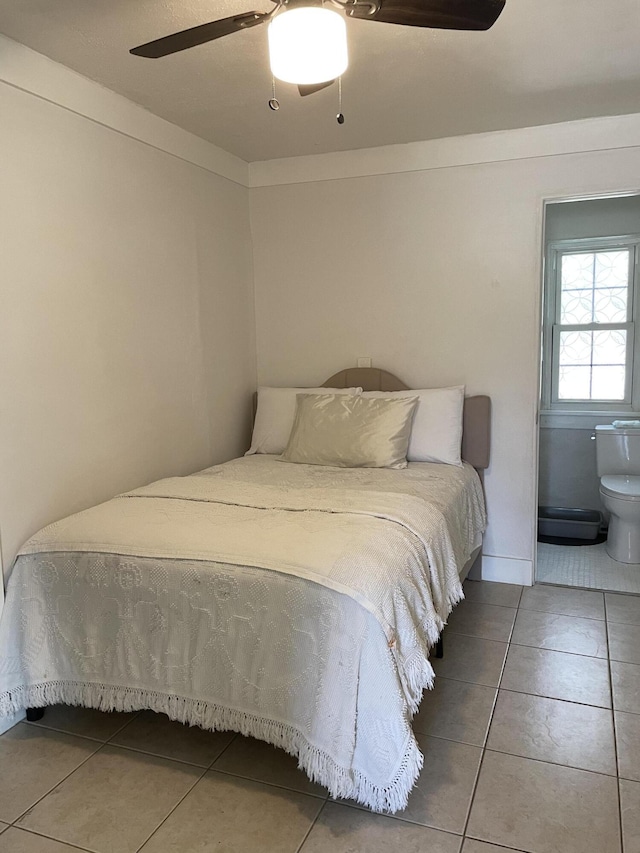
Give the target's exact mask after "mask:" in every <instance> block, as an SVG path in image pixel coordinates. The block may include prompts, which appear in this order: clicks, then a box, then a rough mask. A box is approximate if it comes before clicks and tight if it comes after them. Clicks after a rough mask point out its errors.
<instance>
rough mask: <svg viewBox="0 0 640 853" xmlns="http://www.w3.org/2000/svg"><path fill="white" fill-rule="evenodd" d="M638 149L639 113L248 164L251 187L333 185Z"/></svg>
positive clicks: (639, 144) (639, 142)
mask: <svg viewBox="0 0 640 853" xmlns="http://www.w3.org/2000/svg"><path fill="white" fill-rule="evenodd" d="M639 147H640V113H633V114H632V115H623V116H607V117H604V118H593V119H584V120H582V121H570V122H563V123H561V124H549V125H542V126H539V127H525V128H519V129H516V130H500V131H494V132H491V133H477V134H471V135H468V136H454V137H449V138H446V139H430V140H426V141H424V142H411V143H408V144H405V145H386V146H383V147H380V148H363V149H359V150H355V151H338V152H335V153H331V154H312V155H309V156H306V157H288V158H284V159H281V160H263V161H257V162H254V163H251V164H250V165H249V186H251V187H270V186H278V185H280V184H300V183H310V182H314V181H332V180H340V179H344V178H361V177H368V176H372V175H389V174H396V173H401V172H422V171H429V170H431V169H447V168H452V167H456V166H471V165H478V164H483V163H500V162H505V161H510V160H527V159H532V158H540V157H555V156H558V155H567V154H580V153H587V152H594V151H604V150H614V149H622V148H639Z"/></svg>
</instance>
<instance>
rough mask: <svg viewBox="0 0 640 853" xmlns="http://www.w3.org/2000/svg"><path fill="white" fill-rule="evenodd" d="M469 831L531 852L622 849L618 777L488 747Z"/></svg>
mask: <svg viewBox="0 0 640 853" xmlns="http://www.w3.org/2000/svg"><path fill="white" fill-rule="evenodd" d="M467 834H468V835H470V836H472V837H473V838H478V839H482V840H483V841H489V842H491V843H493V844H502V845H504V846H509V847H515V848H516V849H520V850H526V851H532V853H586V851H589V853H596V851H597V853H620V832H619V817H618V792H617V781H616V780H615V779H614V778H613V777H611V776H601V775H600V774H598V773H590V772H588V771H585V770H575V769H573V768H571V767H560V766H558V765H555V764H546V763H544V762H542V761H532V760H530V759H528V758H519V757H516V756H513V755H501V754H499V753H496V752H487V753H486V754H485V757H484V761H483V763H482V770H481V771H480V779H479V780H478V787H477V790H476V795H475V797H474V801H473V807H472V809H471V816H470V819H469V825H468V827H467Z"/></svg>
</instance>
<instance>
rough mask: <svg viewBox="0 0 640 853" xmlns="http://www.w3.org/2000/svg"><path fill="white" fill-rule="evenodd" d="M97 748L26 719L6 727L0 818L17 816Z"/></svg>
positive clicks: (1, 745)
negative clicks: (40, 726)
mask: <svg viewBox="0 0 640 853" xmlns="http://www.w3.org/2000/svg"><path fill="white" fill-rule="evenodd" d="M99 748H100V744H99V743H97V742H96V741H92V740H86V739H85V738H80V737H75V736H74V735H68V734H63V733H62V732H52V731H49V729H41V728H38V727H36V726H30V725H27V724H26V723H19V724H18V725H17V726H14V727H13V728H12V729H9V731H8V732H5V734H3V735H2V737H0V818H4V820H6V821H7V822H12V821H14V820H16V818H18V817H20V815H21V814H22V813H23V812H24V811H25V810H26V809H28V808H29V807H30V806H32V805H33V804H34V803H35V802H37V801H38V800H39V799H40V797H43V796H44V795H45V794H46V793H47V791H50V790H51V789H52V788H53V787H54V785H57V784H58V782H60V781H61V780H62V779H64V777H65V776H67V775H68V774H69V773H71V771H72V770H75V768H76V767H78V765H79V764H82V762H83V761H85V760H86V759H87V758H88V757H89V756H90V755H91V754H92V753H93V752H95V751H96V750H97V749H99Z"/></svg>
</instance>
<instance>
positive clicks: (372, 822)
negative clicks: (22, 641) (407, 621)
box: [0, 581, 640, 853]
mask: <svg viewBox="0 0 640 853" xmlns="http://www.w3.org/2000/svg"><path fill="white" fill-rule="evenodd" d="M465 589H466V592H467V600H466V601H465V602H463V603H462V604H461V605H460V606H459V607H458V608H457V609H456V610H455V612H454V613H453V614H452V617H451V620H450V623H449V626H448V627H447V629H446V632H445V657H444V659H443V660H441V661H436V662H435V667H436V670H437V673H438V678H437V684H436V688H435V690H434V692H433V693H432V694H430V695H428V696H426V697H425V701H424V702H423V707H422V709H421V711H420V713H419V714H418V716H417V717H416V719H415V721H414V728H415V731H416V734H417V737H418V739H419V741H420V744H421V747H422V749H423V751H424V753H425V770H424V771H423V773H422V775H421V777H420V779H419V781H418V784H417V786H416V788H415V790H414V792H413V793H412V795H411V799H410V803H409V806H408V808H407V809H406V810H405V811H404V812H403V813H402V814H399V815H397V816H395V817H388V816H382V815H374V814H371V813H369V812H368V811H366V810H364V809H362V808H360V807H358V806H355V805H354V804H349V803H344V802H338V803H337V802H334V801H332V800H331V799H329V798H328V797H327V793H326V791H325V790H323V789H322V788H320V787H319V786H317V785H314V784H312V783H311V782H309V781H308V779H307V778H306V776H305V775H304V774H303V773H301V772H300V771H298V770H297V768H296V766H295V762H294V761H293V759H291V758H289V757H288V756H287V755H285V754H284V753H283V752H281V751H278V750H275V749H273V748H272V747H269V746H267V745H266V744H262V743H259V742H258V741H254V740H251V739H248V738H243V737H241V736H238V735H234V734H232V733H224V732H222V733H209V732H203V731H201V730H199V729H197V728H187V727H184V726H181V725H179V724H177V723H172V722H170V721H169V720H167V719H166V718H165V717H162V716H160V715H156V714H153V713H148V712H142V713H140V714H101V713H99V712H95V711H88V710H84V709H71V708H53V709H49V710H48V711H47V713H46V715H45V717H44V719H43V720H42V721H41V722H40V723H38V724H27V723H21V724H19V725H18V726H16V727H14V728H13V729H11V730H10V731H9V732H7V733H6V734H4V735H3V736H2V737H0V853H73V851H76V853H77V851H78V850H87V851H96V853H134V851H138V850H140V851H143V853H178V851H179V853H195V851H198V853H201V851H218V853H223V851H224V853H245V851H251V853H296V851H299V853H389V851H393V853H396V851H397V853H427V851H428V853H507V851H509V850H512V851H513V850H516V851H525V853H640V597H634V596H626V595H612V594H606V595H605V594H603V593H600V592H593V591H587V590H570V589H563V588H558V587H551V586H537V587H533V588H531V589H525V590H522V589H521V588H520V587H514V586H507V585H503V584H491V583H486V582H472V581H470V582H467V584H466V585H465ZM623 845H624V846H623Z"/></svg>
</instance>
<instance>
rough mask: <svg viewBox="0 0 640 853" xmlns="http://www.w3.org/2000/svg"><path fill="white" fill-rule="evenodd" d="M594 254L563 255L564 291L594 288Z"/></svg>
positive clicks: (562, 279) (562, 278) (562, 280)
mask: <svg viewBox="0 0 640 853" xmlns="http://www.w3.org/2000/svg"><path fill="white" fill-rule="evenodd" d="M593 275H594V254H593V252H587V253H585V254H580V255H562V259H561V272H560V278H561V284H562V289H563V290H579V289H584V288H587V289H589V290H591V289H592V288H593Z"/></svg>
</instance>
